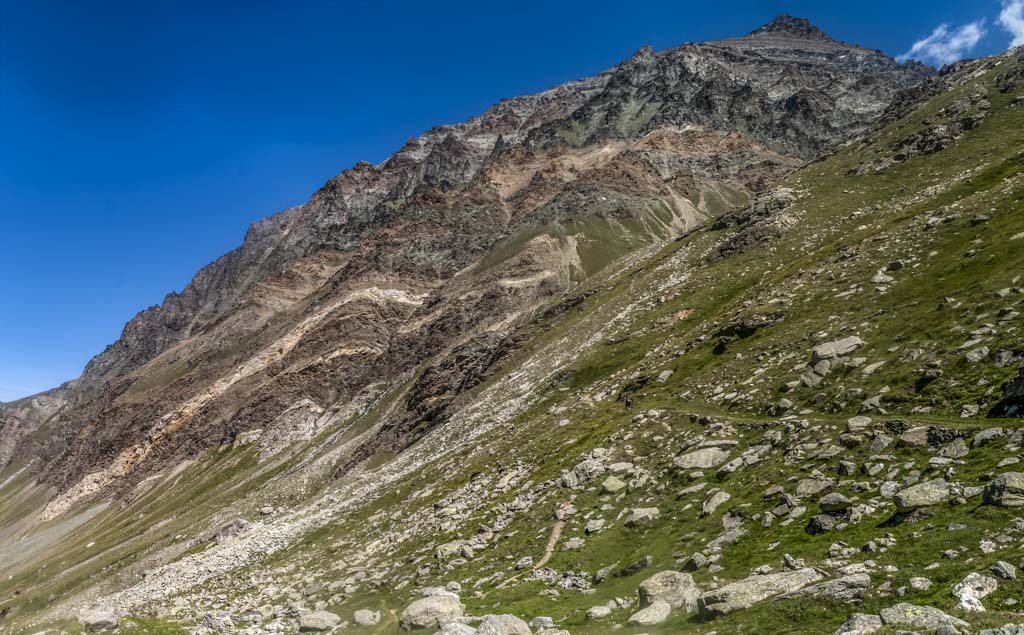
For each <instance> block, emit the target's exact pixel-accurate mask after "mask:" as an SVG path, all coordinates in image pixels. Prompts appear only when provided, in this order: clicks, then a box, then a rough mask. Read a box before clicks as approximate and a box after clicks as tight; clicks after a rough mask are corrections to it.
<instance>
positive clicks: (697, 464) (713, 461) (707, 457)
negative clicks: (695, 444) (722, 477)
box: [672, 448, 729, 470]
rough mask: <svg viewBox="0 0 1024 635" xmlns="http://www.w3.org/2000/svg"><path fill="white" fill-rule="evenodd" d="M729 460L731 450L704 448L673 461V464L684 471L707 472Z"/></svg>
mask: <svg viewBox="0 0 1024 635" xmlns="http://www.w3.org/2000/svg"><path fill="white" fill-rule="evenodd" d="M728 460H729V450H726V449H724V448H702V449H700V450H695V451H693V452H689V453H687V454H682V455H680V456H677V457H676V458H675V459H673V461H672V463H673V464H675V466H676V467H678V468H680V469H683V470H693V469H698V470H707V469H711V468H713V467H718V466H719V465H721V464H723V463H725V462H726V461H728Z"/></svg>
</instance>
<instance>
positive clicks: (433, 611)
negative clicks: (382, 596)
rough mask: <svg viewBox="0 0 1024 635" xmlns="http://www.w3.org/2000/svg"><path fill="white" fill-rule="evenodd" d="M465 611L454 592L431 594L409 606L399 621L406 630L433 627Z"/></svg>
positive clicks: (460, 615)
mask: <svg viewBox="0 0 1024 635" xmlns="http://www.w3.org/2000/svg"><path fill="white" fill-rule="evenodd" d="M465 612H466V607H465V605H464V604H463V603H462V602H460V601H459V598H458V596H456V595H455V594H454V593H449V594H444V595H442V594H438V595H431V596H428V597H425V598H420V599H418V600H416V601H415V602H413V603H412V604H410V605H409V606H407V607H406V608H405V610H404V611H403V612H402V616H401V617H400V618H399V623H400V624H401V626H402V629H403V630H406V631H410V630H416V629H421V628H433V627H436V626H443V625H444V624H445V623H447V622H451V621H454V620H456V619H458V618H460V617H462V616H463V615H464V614H465Z"/></svg>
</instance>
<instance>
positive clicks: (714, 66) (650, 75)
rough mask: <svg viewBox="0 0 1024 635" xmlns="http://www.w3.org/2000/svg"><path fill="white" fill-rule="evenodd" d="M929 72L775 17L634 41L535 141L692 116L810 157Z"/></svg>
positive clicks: (588, 136) (633, 129)
mask: <svg viewBox="0 0 1024 635" xmlns="http://www.w3.org/2000/svg"><path fill="white" fill-rule="evenodd" d="M933 74H934V72H933V71H932V70H931V69H928V68H927V67H924V66H922V65H920V64H916V63H911V64H903V65H901V64H897V63H896V62H895V61H893V60H892V59H891V58H889V57H887V56H886V55H885V54H884V53H882V52H880V51H874V50H869V49H863V48H860V47H857V46H852V45H848V44H843V43H840V42H836V41H834V40H832V39H831V38H829V37H828V36H826V35H825V34H824V33H822V32H821V31H820V30H818V29H817V28H816V27H813V26H811V25H810V24H809V23H808V22H807V21H806V20H799V19H796V18H790V17H788V16H783V17H781V18H778V19H776V20H774V21H772V22H771V23H769V24H767V25H765V26H764V27H762V28H760V29H757V30H755V31H753V32H751V33H750V34H749V35H747V36H746V37H744V38H737V39H728V40H717V41H712V42H706V43H702V44H685V45H683V46H681V47H679V48H676V49H671V50H668V51H662V52H659V53H653V52H652V51H651V50H650V49H649V48H644V49H641V50H640V51H638V52H637V53H636V54H634V56H633V57H632V58H631V59H630V60H628V61H627V62H624V63H623V64H621V65H620V66H618V67H617V68H616V69H615V70H614V72H613V73H612V75H611V77H610V78H609V80H608V83H607V85H606V86H605V88H604V90H603V91H602V92H601V94H600V95H598V96H596V97H595V98H594V99H592V100H590V101H588V102H587V103H586V104H585V105H584V106H583V107H581V108H580V109H579V110H577V111H576V112H575V113H573V115H572V116H571V117H569V118H568V119H567V120H566V121H564V122H555V123H553V124H551V125H549V126H546V127H542V128H541V129H540V130H538V132H537V133H536V134H535V135H533V141H534V142H536V143H553V142H556V141H561V142H566V143H570V144H573V145H587V144H592V143H595V142H597V141H598V140H601V139H607V138H622V137H630V136H634V135H636V134H637V133H643V132H646V131H650V130H652V129H655V128H658V127H661V126H664V125H666V124H672V125H686V124H696V125H701V126H705V127H707V128H709V129H715V130H730V131H732V130H736V131H739V132H742V133H743V134H745V135H746V136H747V137H749V138H751V139H753V140H755V141H757V142H759V143H762V144H764V145H766V146H768V147H770V148H772V149H773V150H776V151H779V152H784V153H787V154H792V155H795V156H798V157H801V158H803V159H810V158H813V157H816V156H818V155H820V154H821V153H822V152H825V151H827V150H830V149H832V148H834V147H836V146H837V145H838V144H840V143H842V142H844V141H846V140H847V139H849V138H850V137H851V136H854V135H856V134H859V133H861V132H863V131H864V130H866V128H867V126H868V124H869V123H870V122H871V121H872V120H873V119H874V118H875V117H877V116H879V115H880V114H881V113H882V112H883V111H884V110H885V108H886V107H887V106H888V104H889V102H890V101H891V100H892V99H893V97H894V95H895V94H896V93H897V92H899V91H900V90H901V89H904V88H908V87H910V86H912V85H915V84H917V83H919V82H921V81H923V80H925V79H927V78H929V77H931V76H932V75H933Z"/></svg>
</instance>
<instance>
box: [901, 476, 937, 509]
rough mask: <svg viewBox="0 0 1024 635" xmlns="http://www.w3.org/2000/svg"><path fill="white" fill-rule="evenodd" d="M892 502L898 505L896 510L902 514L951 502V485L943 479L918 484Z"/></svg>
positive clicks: (902, 491)
mask: <svg viewBox="0 0 1024 635" xmlns="http://www.w3.org/2000/svg"><path fill="white" fill-rule="evenodd" d="M892 500H893V502H894V503H896V509H897V510H898V511H900V512H902V513H906V512H910V511H913V510H915V509H919V508H921V507H930V506H932V505H938V504H940V503H944V502H946V501H947V500H949V483H947V482H946V481H945V480H943V479H941V478H937V479H933V480H930V481H925V482H924V483H918V484H917V485H914V486H912V487H908V488H906V489H904V490H900V491H899V492H897V493H896V495H895V496H893V497H892Z"/></svg>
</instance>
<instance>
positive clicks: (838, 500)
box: [818, 492, 853, 512]
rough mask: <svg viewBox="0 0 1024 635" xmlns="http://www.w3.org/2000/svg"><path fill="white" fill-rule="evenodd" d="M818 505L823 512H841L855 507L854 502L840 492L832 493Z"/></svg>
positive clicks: (823, 497) (824, 497) (826, 495)
mask: <svg viewBox="0 0 1024 635" xmlns="http://www.w3.org/2000/svg"><path fill="white" fill-rule="evenodd" d="M818 504H819V505H821V511H823V512H841V511H843V510H845V509H847V508H849V507H850V505H853V501H851V500H850V499H849V498H847V497H845V496H843V495H842V494H840V493H839V492H832V493H831V494H825V495H824V496H822V497H821V500H820V501H819V502H818Z"/></svg>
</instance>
